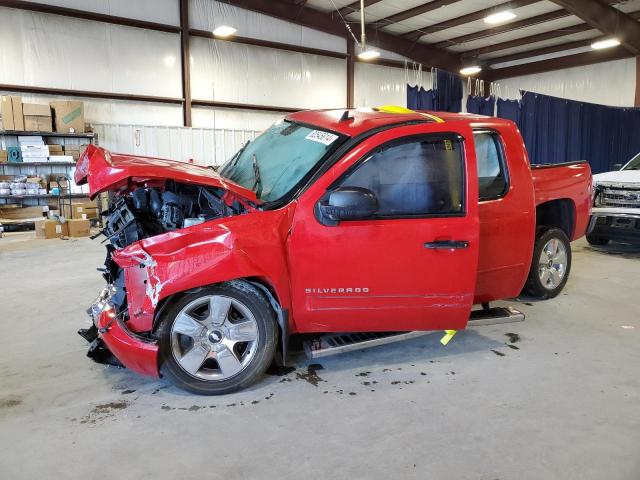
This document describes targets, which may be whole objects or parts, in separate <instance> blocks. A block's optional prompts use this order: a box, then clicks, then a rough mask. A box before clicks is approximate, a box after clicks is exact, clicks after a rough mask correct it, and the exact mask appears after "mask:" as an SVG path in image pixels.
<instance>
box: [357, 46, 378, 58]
mask: <svg viewBox="0 0 640 480" xmlns="http://www.w3.org/2000/svg"><path fill="white" fill-rule="evenodd" d="M379 56H380V52H379V51H377V50H373V49H372V48H368V49H367V50H363V51H361V52H360V53H359V54H358V58H359V59H360V60H373V59H374V58H378V57H379Z"/></svg>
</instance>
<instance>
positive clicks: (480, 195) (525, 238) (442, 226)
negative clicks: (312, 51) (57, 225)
mask: <svg viewBox="0 0 640 480" xmlns="http://www.w3.org/2000/svg"><path fill="white" fill-rule="evenodd" d="M76 182H78V183H83V182H86V183H88V184H89V187H90V191H91V193H92V195H94V196H95V195H97V194H99V193H100V192H103V191H107V190H109V191H113V192H114V193H115V195H116V198H117V201H116V202H114V203H113V205H112V207H111V208H110V211H109V213H108V216H107V219H106V224H107V226H106V228H105V230H104V234H105V236H106V237H107V238H109V239H110V242H111V246H110V247H109V249H108V257H107V262H106V268H105V280H106V281H107V287H106V289H105V291H103V293H102V294H101V296H100V297H99V299H98V301H97V302H96V303H95V304H94V306H93V308H92V315H93V319H94V330H93V331H90V332H89V331H85V332H83V336H85V338H88V339H89V340H90V341H91V342H92V346H93V347H92V348H93V349H94V350H95V349H96V348H102V347H106V348H108V350H109V351H110V352H111V353H113V354H114V355H115V357H117V359H118V360H119V361H121V362H122V363H123V364H124V365H125V366H127V367H129V368H132V369H134V370H136V371H138V372H140V373H143V374H147V375H151V376H156V377H157V376H159V375H161V374H163V375H166V376H168V377H169V378H170V379H171V380H172V381H173V382H174V383H175V384H176V385H179V386H180V387H182V388H185V389H187V390H189V391H192V392H196V393H206V394H217V393H226V392H229V391H233V390H237V389H239V388H243V387H245V386H247V385H249V384H250V383H252V382H254V381H256V380H257V378H259V376H260V375H261V374H262V373H263V372H264V370H265V369H266V368H267V367H268V366H269V364H270V363H271V361H272V360H273V358H274V355H275V351H276V349H277V347H278V345H280V346H281V347H280V349H281V350H282V351H283V352H284V351H285V350H286V340H287V339H288V337H289V335H291V334H295V333H320V332H389V331H410V330H444V329H448V330H459V329H463V328H464V327H465V326H466V324H467V321H468V319H469V315H470V313H471V309H472V306H473V305H474V304H477V303H483V304H486V303H488V302H490V301H493V300H498V299H505V298H511V297H515V296H517V295H518V294H520V292H521V291H523V289H524V290H525V291H527V292H528V293H530V294H532V295H535V296H538V297H542V298H551V297H554V296H555V295H558V294H559V292H560V291H561V290H562V289H563V288H564V285H565V284H566V282H567V280H568V277H569V272H570V267H571V247H570V241H571V240H573V239H576V238H578V237H580V236H582V235H583V234H584V231H585V229H586V226H587V222H588V218H589V210H590V205H591V174H590V169H589V166H588V165H587V164H586V163H585V162H576V163H570V164H564V165H559V166H553V167H550V166H547V167H539V168H533V169H532V168H531V166H530V165H529V161H528V157H527V153H526V149H525V147H524V144H523V141H522V138H521V137H520V134H519V132H518V130H517V128H516V126H515V124H513V123H512V122H510V121H507V120H501V119H495V118H487V117H480V116H472V115H463V114H446V113H434V112H413V111H409V110H406V109H398V108H393V109H388V108H380V109H364V110H341V111H306V112H299V113H295V114H292V115H289V116H287V117H286V118H285V119H283V120H282V121H280V122H277V123H276V124H274V125H273V126H272V127H271V128H270V129H268V130H267V131H265V132H264V133H263V134H262V135H261V136H260V137H258V138H257V139H256V140H254V141H253V142H252V143H250V144H248V145H245V146H244V147H243V148H242V149H241V150H240V151H239V152H238V153H237V154H236V155H234V157H232V158H231V159H229V160H228V161H227V162H226V163H225V164H224V165H222V166H221V168H219V169H218V171H217V172H216V171H213V170H212V169H208V168H203V167H196V166H194V165H187V164H181V163H180V162H171V161H167V160H159V159H148V158H143V157H132V156H126V155H115V154H110V153H109V152H106V151H104V150H102V149H98V148H95V147H90V148H89V149H88V150H87V152H85V154H84V155H83V158H82V159H81V161H80V163H79V165H78V168H77V171H76Z"/></svg>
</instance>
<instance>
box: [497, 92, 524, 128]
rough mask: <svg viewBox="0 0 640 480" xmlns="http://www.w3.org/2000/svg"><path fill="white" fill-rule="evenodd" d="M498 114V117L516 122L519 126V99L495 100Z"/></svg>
mask: <svg viewBox="0 0 640 480" xmlns="http://www.w3.org/2000/svg"><path fill="white" fill-rule="evenodd" d="M497 104H498V114H497V116H498V117H500V118H506V119H507V120H511V121H512V122H516V124H518V126H520V101H519V100H503V99H501V98H499V99H498V101H497Z"/></svg>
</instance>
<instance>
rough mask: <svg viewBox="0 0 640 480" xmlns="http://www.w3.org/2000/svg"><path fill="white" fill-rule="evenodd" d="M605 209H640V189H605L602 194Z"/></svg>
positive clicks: (601, 198)
mask: <svg viewBox="0 0 640 480" xmlns="http://www.w3.org/2000/svg"><path fill="white" fill-rule="evenodd" d="M600 204H601V205H602V206H603V207H618V208H640V188H628V187H605V188H603V189H602V191H601V193H600Z"/></svg>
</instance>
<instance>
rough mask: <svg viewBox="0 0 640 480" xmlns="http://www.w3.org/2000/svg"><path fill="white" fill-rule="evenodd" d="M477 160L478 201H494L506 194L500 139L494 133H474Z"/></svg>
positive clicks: (505, 177)
mask: <svg viewBox="0 0 640 480" xmlns="http://www.w3.org/2000/svg"><path fill="white" fill-rule="evenodd" d="M473 138H474V140H475V145H476V156H477V159H478V182H479V188H478V193H479V197H480V201H483V200H494V199H496V198H500V197H502V196H503V195H504V194H505V193H507V187H508V185H507V175H506V172H505V162H504V155H503V151H502V143H501V142H500V137H499V136H498V134H497V133H494V132H474V134H473Z"/></svg>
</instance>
